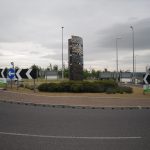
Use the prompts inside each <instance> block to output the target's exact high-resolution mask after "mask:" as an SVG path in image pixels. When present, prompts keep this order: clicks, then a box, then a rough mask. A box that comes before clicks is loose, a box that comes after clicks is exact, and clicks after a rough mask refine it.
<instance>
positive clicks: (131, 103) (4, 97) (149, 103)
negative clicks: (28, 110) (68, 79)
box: [0, 90, 150, 108]
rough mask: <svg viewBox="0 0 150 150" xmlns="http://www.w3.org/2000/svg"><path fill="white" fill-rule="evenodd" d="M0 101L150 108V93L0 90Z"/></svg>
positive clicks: (52, 104) (94, 106) (71, 105)
mask: <svg viewBox="0 0 150 150" xmlns="http://www.w3.org/2000/svg"><path fill="white" fill-rule="evenodd" d="M0 101H3V102H13V103H18V104H20V103H23V104H32V105H33V104H34V105H43V106H44V105H51V106H62V107H65V106H68V107H69V106H70V107H93V108H99V107H100V108H101V107H122V108H123V107H126V108H132V107H134V108H143V107H144V108H150V95H143V94H142V93H136V92H135V93H134V94H103V93H41V92H36V93H33V91H25V92H22V91H20V90H19V91H17V90H7V91H4V90H0Z"/></svg>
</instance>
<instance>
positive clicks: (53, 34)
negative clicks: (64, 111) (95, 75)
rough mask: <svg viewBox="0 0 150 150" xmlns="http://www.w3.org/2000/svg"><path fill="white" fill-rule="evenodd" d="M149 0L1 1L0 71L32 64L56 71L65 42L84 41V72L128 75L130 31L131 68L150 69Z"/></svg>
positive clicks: (137, 69)
mask: <svg viewBox="0 0 150 150" xmlns="http://www.w3.org/2000/svg"><path fill="white" fill-rule="evenodd" d="M149 8H150V0H0V68H4V67H10V62H14V64H15V66H18V67H20V68H27V67H30V66H31V65H33V64H36V65H39V66H41V67H42V68H47V67H48V66H49V64H50V63H51V64H52V65H55V64H57V65H58V66H59V68H61V59H62V58H61V56H62V28H61V27H62V26H63V27H64V30H63V37H64V42H63V44H64V64H65V66H66V67H67V66H68V39H69V38H71V36H72V35H75V36H80V37H82V38H83V53H84V68H86V69H88V70H91V69H96V70H101V71H103V70H104V69H105V68H107V69H108V70H110V71H114V70H116V38H118V37H120V38H121V39H118V40H117V46H118V64H119V70H124V71H127V70H129V71H132V67H133V48H132V33H133V32H132V30H131V28H130V26H133V28H134V40H135V67H136V68H135V69H136V71H145V67H146V66H147V65H150V9H149Z"/></svg>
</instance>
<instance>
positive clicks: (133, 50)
mask: <svg viewBox="0 0 150 150" xmlns="http://www.w3.org/2000/svg"><path fill="white" fill-rule="evenodd" d="M130 28H131V30H132V48H133V76H132V81H133V83H135V80H134V28H133V26H130Z"/></svg>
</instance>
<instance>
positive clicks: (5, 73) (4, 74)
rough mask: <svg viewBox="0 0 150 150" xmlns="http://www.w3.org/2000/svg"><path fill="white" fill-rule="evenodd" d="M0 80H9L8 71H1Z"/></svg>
mask: <svg viewBox="0 0 150 150" xmlns="http://www.w3.org/2000/svg"><path fill="white" fill-rule="evenodd" d="M0 78H7V69H0Z"/></svg>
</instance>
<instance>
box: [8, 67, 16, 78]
mask: <svg viewBox="0 0 150 150" xmlns="http://www.w3.org/2000/svg"><path fill="white" fill-rule="evenodd" d="M8 77H9V79H13V78H14V77H15V70H14V69H13V68H10V69H9V70H8Z"/></svg>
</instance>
